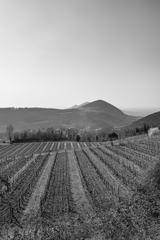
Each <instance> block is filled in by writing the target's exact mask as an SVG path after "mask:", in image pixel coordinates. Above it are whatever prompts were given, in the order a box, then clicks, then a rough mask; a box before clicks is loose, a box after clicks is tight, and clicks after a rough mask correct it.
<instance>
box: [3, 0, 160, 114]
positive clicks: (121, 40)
mask: <svg viewBox="0 0 160 240" xmlns="http://www.w3.org/2000/svg"><path fill="white" fill-rule="evenodd" d="M159 13H160V1H159V0H14V1H13V0H0V107H48V108H67V107H70V106H72V105H75V104H81V103H83V102H88V101H94V100H97V99H103V100H105V101H107V102H109V103H112V104H113V105H115V106H116V107H119V108H121V109H132V108H154V109H159V110H160V14H159Z"/></svg>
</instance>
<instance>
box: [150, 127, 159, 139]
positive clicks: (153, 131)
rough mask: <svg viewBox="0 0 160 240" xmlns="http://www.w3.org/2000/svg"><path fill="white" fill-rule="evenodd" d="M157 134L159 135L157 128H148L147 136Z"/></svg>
mask: <svg viewBox="0 0 160 240" xmlns="http://www.w3.org/2000/svg"><path fill="white" fill-rule="evenodd" d="M157 134H160V130H159V128H158V127H155V128H150V129H149V130H148V136H149V137H151V136H154V135H157Z"/></svg>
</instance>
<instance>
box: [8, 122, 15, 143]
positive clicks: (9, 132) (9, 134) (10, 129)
mask: <svg viewBox="0 0 160 240" xmlns="http://www.w3.org/2000/svg"><path fill="white" fill-rule="evenodd" d="M13 130H14V128H13V126H12V124H9V125H8V126H7V128H6V132H7V137H8V139H9V141H10V143H12V140H13Z"/></svg>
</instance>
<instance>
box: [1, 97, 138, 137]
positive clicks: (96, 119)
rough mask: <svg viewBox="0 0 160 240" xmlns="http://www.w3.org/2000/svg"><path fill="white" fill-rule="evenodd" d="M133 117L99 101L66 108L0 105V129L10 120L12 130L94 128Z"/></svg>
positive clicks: (126, 121)
mask: <svg viewBox="0 0 160 240" xmlns="http://www.w3.org/2000/svg"><path fill="white" fill-rule="evenodd" d="M135 119H137V118H135V117H132V116H129V115H126V114H124V113H123V112H122V111H121V110H119V109H118V108H116V107H115V106H113V105H111V104H109V103H107V102H105V101H102V100H97V101H94V102H91V103H86V104H84V105H83V104H82V105H80V106H79V107H77V108H70V109H48V108H0V132H4V131H5V129H6V126H7V125H8V124H10V123H11V124H12V125H13V126H14V129H15V130H16V131H19V130H24V129H39V128H41V129H42V128H48V127H54V128H58V127H75V128H78V129H81V128H88V129H97V128H113V127H121V126H126V125H129V124H131V123H132V122H133V121H134V120H135Z"/></svg>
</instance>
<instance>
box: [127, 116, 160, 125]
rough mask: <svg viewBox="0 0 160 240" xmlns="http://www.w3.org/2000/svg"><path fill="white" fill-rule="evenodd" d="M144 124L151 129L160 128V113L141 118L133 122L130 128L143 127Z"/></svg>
mask: <svg viewBox="0 0 160 240" xmlns="http://www.w3.org/2000/svg"><path fill="white" fill-rule="evenodd" d="M144 124H147V125H149V126H151V127H158V126H159V127H160V112H156V113H153V114H150V115H148V116H146V117H144V118H141V119H139V120H137V121H135V122H133V123H132V124H131V125H130V126H129V127H130V128H136V127H142V126H143V125H144Z"/></svg>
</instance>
